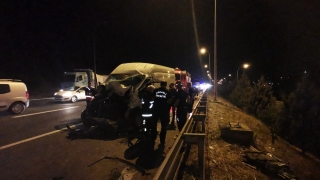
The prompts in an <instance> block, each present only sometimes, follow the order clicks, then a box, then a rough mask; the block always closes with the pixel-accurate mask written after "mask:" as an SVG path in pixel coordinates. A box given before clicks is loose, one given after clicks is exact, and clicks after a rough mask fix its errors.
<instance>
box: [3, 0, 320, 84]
mask: <svg viewBox="0 0 320 180" xmlns="http://www.w3.org/2000/svg"><path fill="white" fill-rule="evenodd" d="M191 4H192V1H191V0H161V1H159V0H148V1H136V0H121V1H119V0H118V1H116V0H90V1H89V0H81V1H79V0H52V1H45V0H20V1H4V2H1V11H0V13H1V23H0V49H1V54H0V55H1V65H0V69H1V71H0V78H10V77H15V78H20V79H23V80H25V81H27V82H31V81H35V80H37V81H49V82H56V81H59V77H61V75H62V72H63V71H70V70H72V69H74V68H91V69H93V66H94V65H93V61H94V56H93V49H94V48H93V44H94V43H93V34H94V33H93V32H94V29H96V31H95V32H96V33H95V37H96V61H97V72H98V74H108V73H110V72H111V71H112V69H114V68H115V67H116V66H117V65H119V64H121V63H125V62H149V63H156V64H160V65H164V66H169V67H173V68H174V67H179V68H181V69H186V70H187V71H189V72H191V74H192V76H193V78H201V77H202V73H201V66H200V64H201V63H200V62H202V63H207V61H208V56H204V55H199V53H198V47H206V48H208V50H209V52H210V55H211V65H212V66H211V69H212V70H213V57H214V54H213V52H214V47H213V43H214V38H213V37H214V36H213V35H214V34H213V32H214V1H213V0H195V2H194V15H195V19H196V24H194V21H193V16H192V5H191ZM319 9H320V1H319V0H294V1H292V0H281V1H279V0H217V62H218V78H223V77H226V76H227V75H228V74H229V73H231V74H232V76H233V77H235V76H236V72H237V69H238V67H239V66H240V65H241V64H243V63H244V62H248V63H250V64H251V66H250V68H249V69H248V70H246V74H247V75H248V76H249V78H250V79H252V80H254V79H257V78H259V77H260V76H261V75H264V76H265V77H268V78H270V79H273V78H278V77H280V76H292V75H296V74H301V73H302V72H303V71H304V70H305V69H306V70H308V69H309V68H311V67H319V62H320V61H319V57H320V44H319V43H320V34H319V33H320V22H319V20H320V11H319ZM104 22H105V23H104ZM195 29H196V30H197V31H196V32H197V33H195ZM197 40H198V41H197ZM239 74H242V69H240V70H239ZM40 79H41V80H40Z"/></svg>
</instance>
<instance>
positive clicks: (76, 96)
mask: <svg viewBox="0 0 320 180" xmlns="http://www.w3.org/2000/svg"><path fill="white" fill-rule="evenodd" d="M86 89H87V87H85V86H82V87H78V86H75V87H71V88H66V89H61V90H60V91H59V92H56V93H54V100H55V101H59V102H64V101H70V102H76V101H78V100H85V99H86V91H85V90H86Z"/></svg>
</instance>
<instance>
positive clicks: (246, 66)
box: [237, 64, 249, 79]
mask: <svg viewBox="0 0 320 180" xmlns="http://www.w3.org/2000/svg"><path fill="white" fill-rule="evenodd" d="M242 67H243V68H244V69H247V68H248V67H249V64H243V65H242ZM240 68H241V66H240V67H239V68H238V70H237V79H238V72H239V69H240Z"/></svg>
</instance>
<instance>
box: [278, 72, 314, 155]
mask: <svg viewBox="0 0 320 180" xmlns="http://www.w3.org/2000/svg"><path fill="white" fill-rule="evenodd" d="M284 126H287V127H290V129H288V128H285V127H284ZM279 128H280V130H281V131H282V134H284V135H286V136H288V138H289V140H290V141H291V142H293V143H294V144H296V145H298V146H299V147H300V148H301V149H302V152H303V153H304V152H305V150H306V148H308V149H309V150H311V149H314V150H320V144H319V141H320V133H319V128H320V93H319V88H318V87H316V84H315V83H314V81H313V79H312V76H311V75H310V74H305V75H304V76H303V78H302V79H301V82H299V83H298V86H297V89H296V90H295V91H294V92H293V93H291V94H290V95H289V97H288V98H287V99H286V100H285V102H284V109H283V113H282V117H281V119H280V122H279ZM282 128H284V129H282ZM316 152H318V151H316Z"/></svg>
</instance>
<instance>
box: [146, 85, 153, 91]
mask: <svg viewBox="0 0 320 180" xmlns="http://www.w3.org/2000/svg"><path fill="white" fill-rule="evenodd" d="M154 89H155V87H154V85H149V86H148V87H147V91H149V92H153V90H154Z"/></svg>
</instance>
